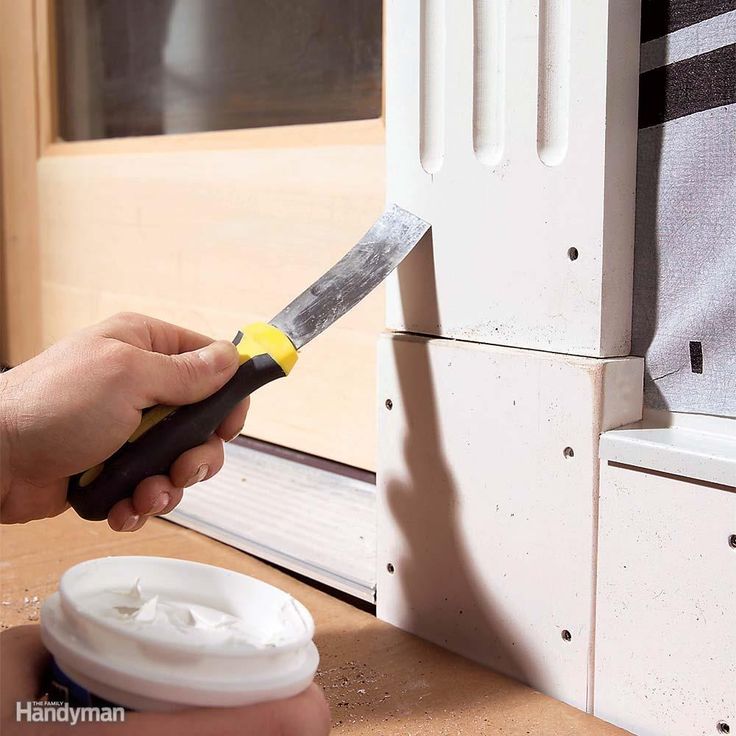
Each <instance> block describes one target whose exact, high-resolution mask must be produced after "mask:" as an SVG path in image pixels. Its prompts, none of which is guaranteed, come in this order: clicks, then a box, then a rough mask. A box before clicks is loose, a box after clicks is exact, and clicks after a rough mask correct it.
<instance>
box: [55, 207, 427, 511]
mask: <svg viewBox="0 0 736 736" xmlns="http://www.w3.org/2000/svg"><path fill="white" fill-rule="evenodd" d="M429 227H430V226H429V223H427V222H425V221H424V220H422V219H420V218H419V217H417V216H416V215H413V214H411V213H410V212H407V211H406V210H403V209H401V207H397V206H396V205H391V206H389V207H388V208H387V209H386V210H385V212H384V213H383V214H382V215H381V216H380V217H379V218H378V220H376V222H375V223H374V224H373V226H372V227H371V228H370V230H368V232H367V233H366V234H365V235H364V236H363V237H362V238H361V239H360V241H358V243H357V244H356V245H355V246H354V247H353V248H352V250H350V251H349V252H348V253H347V254H346V255H345V256H343V258H342V259H341V260H340V261H338V262H337V263H336V264H335V265H334V266H333V267H332V268H331V269H330V270H329V271H328V272H327V273H326V274H324V276H322V277H321V278H320V279H318V280H317V281H315V283H314V284H312V285H311V286H310V287H309V288H308V289H307V290H306V291H304V292H303V293H302V294H300V295H299V296H298V297H297V298H296V299H294V301H293V302H291V304H289V305H288V306H287V307H285V308H284V309H283V310H282V311H281V312H279V313H278V314H277V315H276V316H275V317H274V318H273V319H272V320H271V322H270V323H265V322H259V323H255V324H251V325H248V326H247V327H244V328H243V329H242V330H241V331H240V332H238V334H237V335H236V336H235V339H234V340H233V342H234V343H235V345H236V346H237V348H238V353H240V364H241V365H240V367H239V368H238V370H237V372H236V373H235V375H234V376H233V377H232V378H231V379H230V380H229V381H228V382H227V383H226V384H225V385H224V386H223V387H222V388H221V389H220V390H219V391H218V392H217V393H215V394H213V395H212V396H210V397H209V398H207V399H205V400H204V401H200V402H199V403H197V404H189V405H188V406H177V407H172V406H154V407H151V408H150V409H147V410H146V411H145V412H144V414H143V418H142V419H141V423H140V425H139V426H138V428H137V429H136V430H135V432H133V434H132V435H131V436H130V438H129V439H128V441H127V442H126V443H125V444H124V445H123V446H122V447H121V448H120V449H119V450H117V452H115V454H113V455H111V456H110V457H109V458H108V459H107V460H105V462H104V463H100V464H99V465H96V466H95V467H94V468H90V469H89V470H86V471H85V472H83V473H80V474H79V475H75V476H74V477H72V478H70V479H69V488H68V497H69V501H70V503H71V505H72V507H73V508H74V510H75V511H76V512H77V513H78V514H79V515H80V516H82V517H83V518H85V519H92V520H100V519H104V518H106V517H107V514H108V512H109V511H110V509H111V508H112V507H113V506H114V505H115V504H116V503H117V502H118V501H120V500H122V499H123V498H127V497H129V496H132V495H133V491H134V490H135V488H136V486H137V485H138V483H140V482H141V481H142V480H143V479H144V478H147V477H149V476H151V475H160V474H163V473H168V471H169V468H170V467H171V465H172V463H173V462H174V460H176V458H177V457H179V455H181V454H182V453H183V452H186V451H187V450H190V449H191V448H192V447H195V446H197V445H200V444H202V443H203V442H205V440H207V439H208V438H209V437H210V436H211V435H212V434H213V433H214V431H215V429H217V427H218V426H219V425H220V423H221V422H222V420H223V419H224V418H225V417H226V416H227V415H228V413H229V412H230V410H231V409H232V408H233V407H234V406H235V405H236V404H237V403H238V402H239V401H241V400H242V399H244V398H245V397H246V396H248V395H249V394H251V393H253V391H255V390H256V389H258V388H260V387H261V386H264V385H265V384H267V383H269V382H271V381H273V380H275V379H277V378H282V377H284V376H286V375H287V374H288V373H289V371H290V370H291V369H292V367H293V366H294V363H296V359H297V350H299V349H300V348H302V347H303V346H304V345H306V344H307V343H308V342H309V341H310V340H311V339H312V338H314V337H316V336H317V335H319V334H320V333H321V332H323V331H324V330H326V329H327V328H328V327H329V326H330V325H331V324H332V323H333V322H334V321H335V320H337V319H339V318H340V317H342V315H344V314H345V313H346V312H347V311H348V310H350V309H352V308H353V307H354V306H355V305H356V304H357V303H358V302H359V301H360V300H361V299H363V297H365V296H366V295H367V294H369V293H370V292H371V291H372V290H373V289H374V288H375V287H376V286H378V284H380V283H381V282H382V281H383V280H384V279H385V278H386V276H388V275H389V274H390V273H391V271H393V270H394V269H395V268H396V266H398V265H399V263H401V261H402V260H403V258H404V257H405V256H406V255H407V253H409V251H411V249H412V248H413V247H414V246H415V245H416V244H417V243H418V242H419V241H420V240H421V239H422V237H423V236H424V235H425V233H426V232H427V231H428V230H429Z"/></svg>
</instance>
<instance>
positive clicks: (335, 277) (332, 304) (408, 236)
mask: <svg viewBox="0 0 736 736" xmlns="http://www.w3.org/2000/svg"><path fill="white" fill-rule="evenodd" d="M429 228H430V224H429V223H428V222H425V221H424V220H422V219H421V218H420V217H417V216H416V215H413V214H412V213H411V212H408V211H407V210H404V209H402V208H401V207H398V206H397V205H395V204H393V205H390V206H389V207H387V208H386V210H385V211H384V213H383V214H382V215H381V216H380V217H379V218H378V219H377V220H376V221H375V223H374V224H373V226H372V227H371V228H370V230H368V232H367V233H366V234H365V235H364V236H363V237H362V238H361V239H360V240H359V241H358V242H357V243H356V245H355V246H354V247H353V248H352V249H351V250H350V251H348V253H346V254H345V255H344V256H343V257H342V258H341V259H340V260H339V261H338V262H337V263H336V264H335V265H334V266H333V267H332V268H331V269H330V270H329V271H327V273H325V274H324V275H323V276H322V277H320V278H319V279H318V280H317V281H315V282H314V283H313V284H312V285H311V286H310V287H309V288H308V289H306V290H305V291H303V292H302V293H301V294H300V295H299V296H298V297H297V298H296V299H294V301H293V302H291V304H289V305H288V306H287V307H285V308H284V309H283V310H282V311H281V312H279V313H278V314H277V315H276V316H275V317H274V318H273V319H272V320H271V324H272V325H273V326H274V327H278V329H280V330H281V331H282V332H284V333H285V334H286V335H288V336H289V339H290V340H291V341H292V342H293V343H294V347H296V348H297V349H299V348H301V347H303V346H304V345H306V344H307V343H308V342H309V341H310V340H311V339H312V338H314V337H316V336H317V335H319V334H320V333H321V332H324V330H326V329H327V328H328V327H329V326H330V325H331V324H332V323H333V322H334V321H335V320H337V319H339V318H340V317H342V316H343V315H344V314H345V313H346V312H348V311H349V310H350V309H352V308H353V307H354V306H355V305H356V304H357V303H358V302H359V301H361V299H363V297H365V296H366V295H367V294H369V293H370V292H371V291H373V289H375V288H376V286H378V285H379V284H380V283H381V282H382V281H383V280H384V279H385V278H386V276H388V275H389V274H390V273H391V272H392V271H393V270H394V269H395V268H396V267H397V266H398V265H399V263H401V261H402V260H403V259H404V258H405V256H406V255H407V254H408V253H409V252H410V251H411V250H412V248H413V247H414V246H415V245H416V244H417V243H418V242H419V241H420V240H421V239H422V238H423V237H424V235H425V234H426V233H427V231H428V230H429Z"/></svg>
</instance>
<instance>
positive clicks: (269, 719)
mask: <svg viewBox="0 0 736 736" xmlns="http://www.w3.org/2000/svg"><path fill="white" fill-rule="evenodd" d="M49 662H50V655H49V654H48V652H47V651H46V649H45V648H44V646H43V644H42V643H41V635H40V627H39V626H16V627H14V628H12V629H7V630H6V631H3V632H2V634H0V678H1V682H0V731H1V732H2V733H3V734H5V736H16V735H20V734H34V733H43V734H44V736H56V734H57V733H58V734H61V733H64V734H67V733H69V729H68V727H67V724H63V723H46V724H31V723H28V724H26V723H18V722H17V721H16V719H15V704H16V703H17V702H20V703H26V702H27V701H30V700H38V698H39V695H41V692H40V691H41V680H42V677H43V673H44V671H45V670H46V669H47V667H48V665H49ZM329 732H330V711H329V708H328V707H327V702H326V701H325V698H324V695H323V694H322V691H321V690H320V689H319V688H318V687H317V685H315V684H312V685H310V687H309V688H307V689H306V690H305V691H304V692H303V693H300V694H299V695H295V696H294V697H292V698H288V699H287V700H274V701H271V702H269V703H260V704H258V705H249V706H244V707H241V708H187V709H186V710H180V711H174V712H168V713H132V712H126V714H125V721H123V722H122V723H120V722H118V723H94V722H81V721H80V722H79V723H77V724H76V725H75V727H74V733H75V734H79V736H108V735H109V736H124V735H125V734H135V735H136V736H160V734H166V733H175V734H178V735H179V736H205V735H206V734H217V736H242V734H258V736H327V734H329Z"/></svg>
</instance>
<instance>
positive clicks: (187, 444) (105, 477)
mask: <svg viewBox="0 0 736 736" xmlns="http://www.w3.org/2000/svg"><path fill="white" fill-rule="evenodd" d="M285 375H286V374H285V373H284V371H283V369H282V368H281V366H280V365H279V364H278V363H277V362H276V361H275V360H274V359H273V358H272V357H271V356H270V355H268V354H267V353H265V354H263V355H256V356H255V357H253V358H251V359H250V360H248V361H247V362H245V363H243V365H241V366H240V368H238V371H237V373H236V374H235V375H234V376H233V377H232V378H231V379H230V380H229V381H228V382H227V383H226V384H225V385H224V386H223V387H222V388H221V389H220V390H219V391H218V392H217V393H214V394H212V396H210V397H209V398H207V399H205V400H204V401H200V402H199V403H197V404H189V405H188V406H179V407H177V408H176V409H175V410H174V411H173V412H172V413H171V414H169V415H168V416H166V417H164V418H163V419H162V420H160V421H159V422H158V423H157V424H154V425H153V426H152V427H151V428H150V429H148V430H147V431H146V432H144V433H143V434H142V435H141V436H140V437H138V438H137V439H136V440H134V441H132V442H131V441H128V442H126V443H125V444H124V445H123V446H122V447H121V448H120V449H119V450H118V451H117V452H116V453H115V454H114V455H111V456H110V457H109V458H108V459H107V460H106V461H105V462H104V464H103V467H102V470H101V471H100V472H99V474H98V475H97V476H96V477H95V478H94V480H92V481H91V482H89V483H87V484H86V485H80V479H81V478H82V476H83V473H80V474H79V475H75V476H73V477H72V478H70V479H69V486H68V490H67V496H68V498H69V502H70V503H71V505H72V508H73V509H74V510H75V511H76V512H77V513H78V514H79V515H80V516H81V517H82V518H84V519H90V520H92V521H99V520H101V519H105V518H106V517H107V514H108V512H109V511H110V509H111V508H112V507H113V506H114V505H115V504H116V503H117V502H118V501H121V500H122V499H124V498H128V497H130V496H132V495H133V491H134V490H135V488H136V486H137V485H138V484H139V483H140V482H141V481H142V480H143V479H144V478H148V477H149V476H151V475H160V474H165V473H168V471H169V468H170V467H171V465H172V463H173V462H174V460H176V459H177V458H178V457H179V455H181V454H182V453H183V452H186V451H187V450H191V448H192V447H196V446H197V445H201V444H202V443H203V442H205V441H206V440H207V439H208V438H209V437H210V436H212V434H213V433H214V431H215V430H216V429H217V427H218V426H219V425H220V423H221V422H222V420H223V419H224V418H225V417H226V416H227V415H228V413H229V412H230V410H231V409H232V408H233V407H234V406H235V405H236V404H237V403H238V402H239V401H241V400H242V399H244V398H245V397H246V396H248V395H250V394H251V393H253V391H255V390H256V389H258V388H260V387H261V386H265V384H267V383H270V382H271V381H274V380H276V379H277V378H283V377H284V376H285Z"/></svg>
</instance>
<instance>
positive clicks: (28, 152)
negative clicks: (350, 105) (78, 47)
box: [0, 0, 386, 366]
mask: <svg viewBox="0 0 736 736" xmlns="http://www.w3.org/2000/svg"><path fill="white" fill-rule="evenodd" d="M385 15H386V13H385V8H384V13H383V18H384V37H385ZM53 28H54V0H20V1H19V0H0V204H1V205H2V206H1V207H0V305H1V306H0V365H6V366H13V365H17V364H18V363H20V362H22V361H24V360H27V359H28V358H30V357H32V356H33V355H35V354H36V353H38V352H39V351H40V350H41V349H42V348H43V347H44V345H43V330H42V319H43V312H42V302H41V293H42V288H41V285H42V272H41V247H40V232H39V205H38V180H37V163H38V160H39V159H40V158H41V157H45V156H54V155H75V154H85V155H89V154H95V153H99V154H106V153H107V154H109V153H133V152H138V153H140V152H144V151H181V150H218V149H227V148H231V149H236V148H237V149H243V148H266V147H273V146H274V145H278V147H284V148H289V147H292V146H310V147H311V146H321V145H330V144H332V145H334V144H341V143H375V142H377V141H379V140H380V141H382V140H383V136H384V122H385V117H384V115H383V110H382V115H381V117H380V118H377V119H375V120H361V121H354V122H353V123H352V124H351V125H349V126H346V125H345V124H344V123H323V124H314V125H292V126H284V127H272V128H250V129H242V130H224V131H214V132H202V133H187V134H177V135H166V136H142V137H130V138H110V139H103V140H92V141H78V142H65V141H60V140H59V138H58V127H57V123H58V121H57V116H56V109H57V105H56V63H55V58H56V54H55V34H54V32H53ZM383 69H384V75H385V59H384V64H383ZM384 80H385V76H384ZM382 87H383V91H384V92H385V83H384V84H383V85H382Z"/></svg>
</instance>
